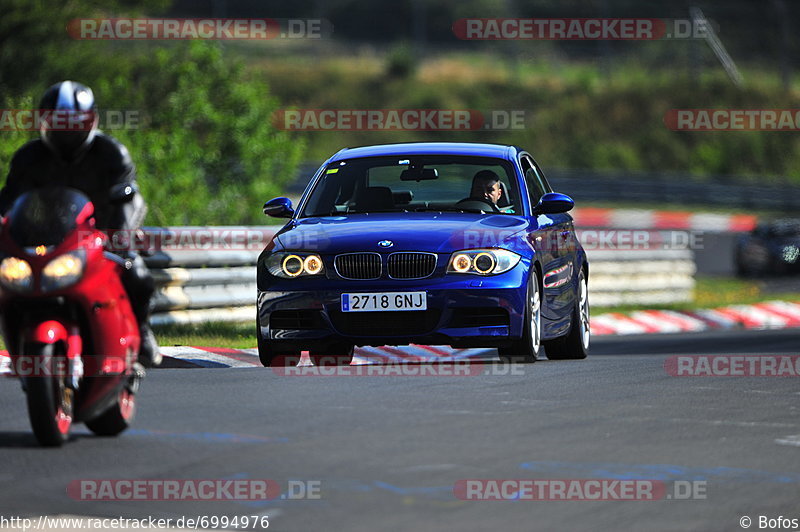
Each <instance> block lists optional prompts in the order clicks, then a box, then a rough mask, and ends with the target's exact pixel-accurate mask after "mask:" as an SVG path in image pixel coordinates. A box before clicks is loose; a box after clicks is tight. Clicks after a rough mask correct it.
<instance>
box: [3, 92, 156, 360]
mask: <svg viewBox="0 0 800 532" xmlns="http://www.w3.org/2000/svg"><path fill="white" fill-rule="evenodd" d="M50 111H54V112H53V113H50ZM39 112H40V113H42V114H43V119H42V121H41V128H40V131H39V132H40V137H41V138H39V139H35V140H32V141H30V142H28V143H26V144H25V145H24V146H22V147H21V148H20V149H19V150H17V152H16V153H15V154H14V157H13V159H12V160H11V168H10V170H9V172H8V177H7V178H6V184H5V186H4V187H3V189H2V190H0V214H2V215H3V216H5V214H6V213H7V212H8V210H9V209H10V208H11V205H12V204H13V203H14V200H16V199H17V198H18V197H19V196H20V195H22V194H24V193H25V192H29V191H31V190H34V189H36V188H40V187H46V186H54V185H58V186H66V187H70V188H74V189H77V190H80V191H81V192H83V193H84V194H86V195H87V196H88V197H89V199H90V200H91V201H92V203H93V204H94V208H95V221H96V227H97V229H99V230H101V231H105V232H106V233H107V234H113V233H114V232H116V231H125V232H127V233H128V234H131V233H132V232H134V231H137V230H139V229H140V227H141V224H142V221H143V220H144V216H145V213H146V212H147V206H146V205H145V202H144V199H143V198H142V196H141V194H140V193H139V191H138V190H139V189H138V186H137V185H136V168H135V166H134V164H133V161H132V160H131V157H130V154H129V153H128V150H127V149H126V148H125V146H123V145H122V144H121V143H120V142H119V141H117V140H116V139H114V138H113V137H111V136H109V135H105V134H104V133H102V132H101V131H99V130H98V129H97V126H98V115H97V107H96V105H95V101H94V95H93V93H92V90H91V89H90V88H89V87H86V86H84V85H81V84H80V83H76V82H73V81H62V82H60V83H56V84H55V85H53V86H51V87H50V88H48V89H47V91H46V92H45V93H44V96H42V100H41V103H40V104H39ZM65 124H69V126H66V125H65ZM109 251H112V252H114V253H116V254H118V255H120V256H122V257H123V258H124V259H125V262H126V269H125V270H124V271H123V274H122V279H121V280H122V284H123V285H124V286H125V291H126V292H127V294H128V297H129V299H130V302H131V306H132V307H133V312H134V314H135V315H136V319H137V321H138V323H139V330H140V332H141V337H142V346H141V348H140V350H139V351H140V352H139V361H140V362H141V363H142V365H144V366H146V367H153V366H158V365H159V364H160V363H161V354H160V352H159V349H158V345H157V343H156V339H155V336H154V335H153V331H152V330H151V329H150V325H149V317H150V301H151V298H152V296H153V293H154V291H155V288H154V283H153V278H152V276H151V275H150V271H149V270H148V269H147V266H146V265H145V263H144V259H142V257H141V256H140V255H139V254H137V253H136V252H135V251H133V250H130V249H126V250H118V249H110V250H109Z"/></svg>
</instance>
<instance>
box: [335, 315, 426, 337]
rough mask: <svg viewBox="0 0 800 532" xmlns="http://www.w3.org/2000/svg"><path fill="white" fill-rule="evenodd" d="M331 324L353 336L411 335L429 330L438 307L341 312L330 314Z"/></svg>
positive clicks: (343, 332)
mask: <svg viewBox="0 0 800 532" xmlns="http://www.w3.org/2000/svg"><path fill="white" fill-rule="evenodd" d="M330 316H331V321H332V322H333V326H334V327H335V328H336V330H338V331H339V332H340V333H342V334H348V335H353V336H384V337H391V336H413V335H421V334H426V333H429V332H431V331H432V330H433V329H435V328H436V325H437V324H438V323H439V317H440V316H441V311H439V310H438V309H428V310H409V311H402V312H341V311H338V310H337V311H333V312H331V314H330Z"/></svg>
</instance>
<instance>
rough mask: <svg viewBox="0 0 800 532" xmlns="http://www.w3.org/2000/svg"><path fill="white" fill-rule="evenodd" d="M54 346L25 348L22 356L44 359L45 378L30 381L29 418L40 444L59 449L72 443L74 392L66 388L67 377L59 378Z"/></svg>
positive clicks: (45, 345)
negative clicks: (70, 432) (70, 441)
mask: <svg viewBox="0 0 800 532" xmlns="http://www.w3.org/2000/svg"><path fill="white" fill-rule="evenodd" d="M55 348H56V346H55V344H26V345H23V347H22V351H21V353H22V354H23V356H26V357H31V358H41V361H42V362H41V364H40V365H38V367H41V368H43V374H42V375H35V376H32V377H28V378H27V380H26V395H27V403H28V418H29V419H30V422H31V427H32V428H33V434H34V435H35V436H36V439H37V441H38V442H39V443H40V444H41V445H44V446H47V447H60V446H61V445H63V444H64V442H66V441H67V440H68V439H69V431H70V429H71V428H72V416H73V412H72V410H73V398H74V395H73V391H72V389H71V388H68V387H67V386H66V376H64V375H61V376H59V375H58V373H59V370H58V367H66V366H65V365H58V364H56V349H55Z"/></svg>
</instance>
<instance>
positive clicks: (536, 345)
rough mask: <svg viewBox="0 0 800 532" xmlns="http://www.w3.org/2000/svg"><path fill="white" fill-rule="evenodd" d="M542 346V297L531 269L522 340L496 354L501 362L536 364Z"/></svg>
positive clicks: (534, 271)
mask: <svg viewBox="0 0 800 532" xmlns="http://www.w3.org/2000/svg"><path fill="white" fill-rule="evenodd" d="M541 344H542V296H541V291H540V289H539V276H538V275H537V274H536V270H535V269H531V273H530V275H529V276H528V292H527V301H526V308H525V325H524V327H523V332H522V338H521V339H520V340H518V341H516V342H514V343H513V344H512V345H511V346H509V347H501V348H500V349H499V350H498V352H499V354H500V360H502V361H503V362H525V363H531V362H536V359H537V357H538V356H539V349H540V347H541Z"/></svg>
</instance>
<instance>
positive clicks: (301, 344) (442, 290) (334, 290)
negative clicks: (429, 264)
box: [258, 264, 527, 350]
mask: <svg viewBox="0 0 800 532" xmlns="http://www.w3.org/2000/svg"><path fill="white" fill-rule="evenodd" d="M275 281H276V282H274V283H273V284H272V285H271V286H270V289H269V290H261V291H259V293H258V325H259V331H260V333H261V337H262V339H264V340H266V341H268V342H269V343H271V344H273V345H274V344H279V345H281V347H282V348H284V349H287V350H290V349H291V350H294V349H299V350H307V349H317V348H322V347H325V346H329V345H332V344H335V343H348V344H354V345H375V346H377V345H405V344H410V343H415V344H426V345H452V346H454V347H502V346H505V345H507V344H509V343H510V342H511V341H513V340H515V339H519V338H520V337H521V336H522V332H523V321H524V308H525V300H526V290H527V267H525V266H524V265H523V264H519V265H517V266H516V267H515V268H513V269H512V270H510V271H508V272H506V273H503V274H500V275H496V276H486V277H481V276H478V275H458V274H448V275H445V276H444V277H433V278H429V279H421V280H409V281H396V280H394V281H388V280H375V281H345V280H331V279H322V278H321V279H309V278H306V279H302V280H300V279H288V280H277V279H276V280H275ZM297 281H300V282H297ZM315 285H316V286H315ZM412 291H425V292H426V294H427V310H425V311H376V312H342V311H341V295H342V294H343V293H354V292H412Z"/></svg>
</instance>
